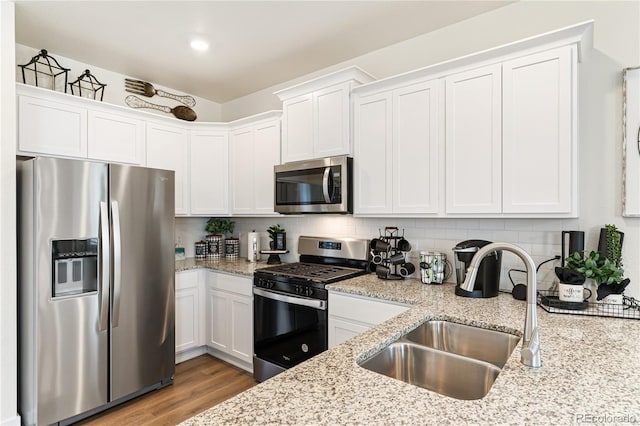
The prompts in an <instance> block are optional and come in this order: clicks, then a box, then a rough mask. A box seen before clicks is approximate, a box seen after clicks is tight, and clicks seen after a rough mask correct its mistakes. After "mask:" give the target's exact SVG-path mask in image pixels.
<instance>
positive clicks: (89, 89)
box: [69, 70, 106, 101]
mask: <svg viewBox="0 0 640 426" xmlns="http://www.w3.org/2000/svg"><path fill="white" fill-rule="evenodd" d="M105 86H106V84H104V83H100V82H99V81H98V79H97V78H95V76H93V75H92V74H91V71H89V70H84V73H82V74H81V75H80V76H79V77H78V79H77V80H76V81H74V82H72V83H69V87H71V94H72V95H78V96H81V97H83V98H89V99H98V95H100V99H99V100H100V101H102V97H103V96H104V88H105Z"/></svg>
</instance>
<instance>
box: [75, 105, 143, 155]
mask: <svg viewBox="0 0 640 426" xmlns="http://www.w3.org/2000/svg"><path fill="white" fill-rule="evenodd" d="M88 118H89V125H88V131H89V137H88V150H87V157H88V158H90V159H94V160H102V161H109V162H114V163H125V164H136V165H144V163H145V122H144V121H143V120H140V119H137V118H133V117H128V116H126V115H124V114H114V113H110V112H105V111H99V110H89V117H88Z"/></svg>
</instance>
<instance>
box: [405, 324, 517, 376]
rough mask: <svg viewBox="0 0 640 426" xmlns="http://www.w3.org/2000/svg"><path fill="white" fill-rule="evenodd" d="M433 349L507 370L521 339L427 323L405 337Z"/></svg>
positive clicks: (487, 331) (498, 332)
mask: <svg viewBox="0 0 640 426" xmlns="http://www.w3.org/2000/svg"><path fill="white" fill-rule="evenodd" d="M404 337H405V338H406V339H407V340H409V341H411V342H415V343H419V344H421V345H425V346H428V347H430V348H434V349H439V350H442V351H446V352H451V353H454V354H458V355H463V356H466V357H470V358H475V359H479V360H481V361H486V362H490V363H491V364H493V365H496V366H498V367H499V368H502V367H504V364H505V363H506V362H507V360H508V359H509V357H510V356H511V353H512V352H513V350H514V349H515V347H516V346H517V345H518V342H519V341H520V337H518V336H516V335H513V334H509V333H503V332H501V331H494V330H487V329H485V328H479V327H472V326H469V325H463V324H457V323H455V322H449V321H427V322H425V323H424V324H422V325H420V326H419V327H418V328H416V329H415V330H413V331H410V332H409V333H407V334H406V335H405V336H404Z"/></svg>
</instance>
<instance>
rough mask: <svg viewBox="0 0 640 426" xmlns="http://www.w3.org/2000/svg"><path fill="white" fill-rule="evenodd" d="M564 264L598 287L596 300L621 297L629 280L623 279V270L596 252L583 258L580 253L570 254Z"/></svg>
mask: <svg viewBox="0 0 640 426" xmlns="http://www.w3.org/2000/svg"><path fill="white" fill-rule="evenodd" d="M565 264H566V266H567V268H569V269H572V270H574V271H576V272H578V273H580V274H582V275H583V276H584V277H585V278H591V279H593V280H594V281H595V283H596V284H597V286H598V288H597V293H598V297H597V300H602V299H604V298H605V297H607V296H609V295H611V294H619V295H622V292H623V291H624V289H625V287H626V286H627V285H628V284H629V279H628V278H627V279H625V278H624V269H623V268H622V267H621V266H618V265H616V263H614V262H612V261H611V260H610V259H608V258H607V257H604V256H602V255H601V254H600V253H599V252H597V251H592V252H590V253H589V254H588V255H586V256H584V257H583V255H582V254H581V253H580V252H575V253H572V254H571V255H569V257H567V258H566V259H565ZM620 298H621V297H620ZM620 303H621V301H620Z"/></svg>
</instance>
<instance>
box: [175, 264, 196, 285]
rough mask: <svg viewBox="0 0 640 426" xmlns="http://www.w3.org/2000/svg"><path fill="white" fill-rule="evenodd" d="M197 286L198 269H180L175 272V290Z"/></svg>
mask: <svg viewBox="0 0 640 426" xmlns="http://www.w3.org/2000/svg"><path fill="white" fill-rule="evenodd" d="M197 286H198V270H197V269H194V270H191V271H181V272H178V273H176V290H181V289H185V288H192V287H197Z"/></svg>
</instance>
